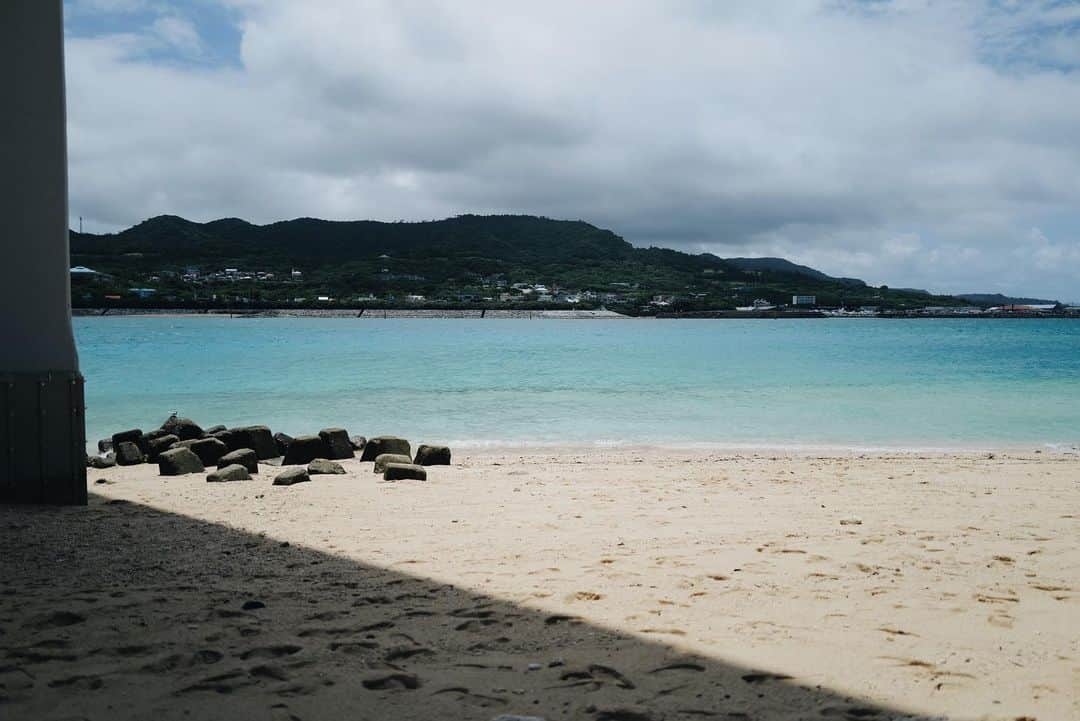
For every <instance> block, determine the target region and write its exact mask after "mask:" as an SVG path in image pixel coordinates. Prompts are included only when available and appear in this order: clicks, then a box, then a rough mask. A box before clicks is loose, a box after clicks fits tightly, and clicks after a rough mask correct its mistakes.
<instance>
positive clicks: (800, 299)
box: [791, 295, 817, 305]
mask: <svg viewBox="0 0 1080 721" xmlns="http://www.w3.org/2000/svg"><path fill="white" fill-rule="evenodd" d="M791 304H792V305H817V296H816V295H793V296H791Z"/></svg>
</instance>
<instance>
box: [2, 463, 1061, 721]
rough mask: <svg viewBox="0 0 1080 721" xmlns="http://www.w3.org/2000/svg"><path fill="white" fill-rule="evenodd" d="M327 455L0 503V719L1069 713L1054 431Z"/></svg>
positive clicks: (121, 473) (117, 480)
mask: <svg viewBox="0 0 1080 721" xmlns="http://www.w3.org/2000/svg"><path fill="white" fill-rule="evenodd" d="M342 463H343V465H344V466H345V467H346V468H347V469H348V471H349V473H348V474H347V475H342V476H316V477H314V478H313V481H312V482H311V483H307V484H302V485H298V486H293V487H273V486H271V485H270V479H271V478H272V477H273V475H274V474H275V472H277V471H278V469H276V468H274V467H272V466H263V467H262V468H261V472H260V474H259V475H258V476H257V477H256V479H257V480H254V481H242V482H234V483H225V484H208V483H206V482H205V478H204V477H203V476H188V477H180V478H160V477H158V476H157V475H156V467H153V466H137V467H132V468H124V469H109V470H104V471H95V470H91V471H89V474H90V479H91V480H90V483H91V486H90V488H91V493H92V498H91V503H90V506H89V507H87V508H77V509H70V508H67V509H53V508H30V509H27V508H12V507H0V547H2V549H3V556H2V558H0V570H2V578H3V581H4V584H3V590H2V591H0V717H2V718H5V719H61V718H65V719H77V718H87V719H125V718H159V719H171V718H222V719H225V718H228V719H244V718H251V719H275V720H277V719H283V720H284V719H302V720H303V721H312V720H313V719H326V718H333V719H338V718H342V719H345V718H348V719H391V718H393V719H457V718H468V719H484V720H485V721H486V720H488V719H492V718H495V717H497V716H498V715H500V714H521V715H531V716H539V717H543V718H546V719H549V721H550V720H551V719H620V720H622V721H640V720H641V719H661V718H664V719H669V720H670V719H702V718H719V719H739V718H744V719H745V718H750V719H818V718H820V719H898V718H918V719H928V718H940V717H944V718H950V719H952V718H957V719H994V720H997V719H1001V720H1009V721H1015V720H1016V719H1038V720H1039V721H1057V720H1059V719H1065V720H1068V719H1080V548H1078V544H1077V540H1078V539H1080V458H1078V457H1077V456H1075V455H1055V454H1049V453H1044V454H1036V453H1021V452H1016V451H1010V452H1007V453H998V454H996V456H995V457H992V458H991V457H989V455H988V454H985V453H984V454H896V453H894V454H873V455H865V456H860V455H854V454H839V453H835V452H834V453H831V454H829V455H824V456H816V455H812V454H760V453H759V454H753V453H741V454H733V453H724V454H720V453H706V452H690V451H674V450H655V449H653V450H646V449H640V450H635V449H612V450H603V451H589V452H581V451H576V452H575V451H552V452H546V453H541V452H537V451H535V450H533V451H528V452H523V453H511V452H505V451H503V452H490V453H483V454H472V455H468V456H465V455H462V456H461V457H459V458H455V465H453V466H451V467H435V468H431V469H429V480H428V481H427V482H417V481H399V482H392V483H388V482H383V481H381V480H380V479H379V477H377V476H375V475H374V474H372V473H371V464H361V463H359V462H358V461H344V462H342ZM96 481H104V483H96Z"/></svg>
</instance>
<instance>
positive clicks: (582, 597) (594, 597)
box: [566, 591, 604, 602]
mask: <svg viewBox="0 0 1080 721" xmlns="http://www.w3.org/2000/svg"><path fill="white" fill-rule="evenodd" d="M603 597H604V596H603V594H600V593H596V592H595V591H578V592H577V593H571V594H570V595H569V596H567V597H566V600H567V601H570V602H574V601H599V600H600V599H602V598H603Z"/></svg>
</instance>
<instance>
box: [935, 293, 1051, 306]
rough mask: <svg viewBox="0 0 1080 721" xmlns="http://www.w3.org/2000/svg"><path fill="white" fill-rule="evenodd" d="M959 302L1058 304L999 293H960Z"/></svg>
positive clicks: (1040, 299)
mask: <svg viewBox="0 0 1080 721" xmlns="http://www.w3.org/2000/svg"><path fill="white" fill-rule="evenodd" d="M956 297H957V298H960V299H961V300H966V301H967V302H968V303H972V304H974V305H985V306H994V305H1055V304H1057V303H1058V301H1056V300H1046V299H1045V298H1018V297H1014V296H1010V295H1002V294H1001V293H960V294H958V295H957V296H956Z"/></svg>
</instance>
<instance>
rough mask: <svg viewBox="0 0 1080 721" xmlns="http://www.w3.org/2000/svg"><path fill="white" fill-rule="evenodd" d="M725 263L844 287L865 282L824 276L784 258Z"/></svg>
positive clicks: (732, 259) (864, 283)
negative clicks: (834, 283) (803, 277)
mask: <svg viewBox="0 0 1080 721" xmlns="http://www.w3.org/2000/svg"><path fill="white" fill-rule="evenodd" d="M722 260H723V261H724V262H725V263H730V264H731V265H733V266H735V267H736V268H738V269H739V270H748V271H755V272H760V271H770V272H773V273H790V274H792V275H801V276H805V277H807V278H815V279H817V280H828V281H835V282H837V283H843V284H845V285H855V286H860V285H866V282H865V281H862V280H859V279H858V278H837V277H834V276H831V275H826V274H825V273H822V272H821V271H820V270H817V269H815V268H811V267H810V266H808V265H799V264H798V263H792V262H791V261H790V260H787V259H785V258H772V257H764V258H723V259H722Z"/></svg>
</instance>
